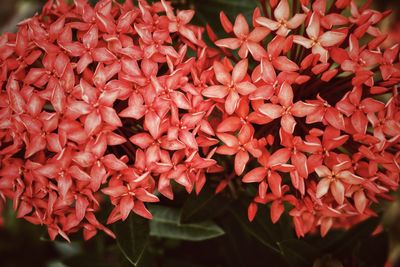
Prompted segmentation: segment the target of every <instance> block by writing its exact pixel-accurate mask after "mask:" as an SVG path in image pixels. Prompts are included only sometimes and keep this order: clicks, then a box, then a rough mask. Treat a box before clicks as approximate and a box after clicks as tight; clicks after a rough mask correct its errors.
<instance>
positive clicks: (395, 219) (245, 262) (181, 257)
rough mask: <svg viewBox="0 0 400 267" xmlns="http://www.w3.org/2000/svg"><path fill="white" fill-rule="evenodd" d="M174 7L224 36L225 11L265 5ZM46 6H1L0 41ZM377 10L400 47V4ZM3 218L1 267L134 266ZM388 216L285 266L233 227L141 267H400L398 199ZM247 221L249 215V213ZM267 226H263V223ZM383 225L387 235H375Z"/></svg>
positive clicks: (13, 1) (299, 246)
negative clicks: (382, 13) (389, 262)
mask: <svg viewBox="0 0 400 267" xmlns="http://www.w3.org/2000/svg"><path fill="white" fill-rule="evenodd" d="M93 2H95V1H93ZM172 2H173V4H174V5H175V6H176V7H177V8H180V9H185V8H193V9H195V10H196V17H195V23H198V24H202V25H205V24H206V23H208V24H211V26H212V27H213V28H215V29H216V32H217V33H218V32H219V31H220V30H221V27H220V23H219V20H218V18H219V12H220V11H221V10H224V11H225V12H226V14H227V15H228V16H229V17H230V18H231V19H232V18H234V15H235V14H238V13H243V14H244V15H246V16H248V17H250V16H251V15H252V12H253V10H254V8H255V7H256V6H257V5H258V1H257V0H175V1H172ZM357 2H360V3H363V2H364V1H357ZM43 4H44V1H34V0H0V33H3V32H7V31H10V32H13V31H15V30H16V24H17V23H18V22H19V21H21V20H23V19H25V18H28V17H30V16H32V15H33V14H35V13H36V12H38V11H39V10H40V8H41V6H42V5H43ZM373 6H374V8H375V9H378V10H387V9H392V10H393V12H392V14H391V16H390V17H389V19H387V20H386V21H385V22H384V23H382V25H381V27H382V30H383V31H385V32H393V33H394V32H395V33H397V34H396V35H392V37H391V38H389V40H388V41H387V44H386V45H391V44H395V43H400V39H399V36H400V34H398V33H400V1H399V0H374V2H373ZM396 36H397V38H396ZM397 195H399V194H397ZM0 205H2V204H1V203H0ZM3 210H4V214H3V221H0V267H20V266H21V267H22V266H32V267H36V266H44V267H66V266H89V267H92V266H93V267H97V266H132V265H131V264H130V262H129V261H128V260H127V259H126V257H125V256H126V255H124V254H123V253H122V252H121V250H120V248H119V247H118V246H117V244H116V242H115V241H114V240H112V239H110V238H109V237H107V236H105V235H104V234H103V233H100V234H98V235H97V236H96V237H95V238H93V239H92V240H90V241H88V242H83V241H82V237H81V236H80V235H77V236H75V237H73V238H72V242H71V243H66V242H64V241H62V240H57V241H55V242H53V241H50V240H49V239H48V235H47V232H46V229H44V228H43V227H39V226H33V225H31V224H30V223H28V222H25V221H24V220H17V219H15V215H14V213H13V210H12V207H11V206H10V203H6V204H5V206H4V209H3ZM383 210H384V211H382V220H377V219H374V220H368V221H367V222H365V223H363V224H362V225H359V226H357V227H355V228H354V229H352V230H351V231H350V232H349V233H339V234H338V233H335V232H333V233H332V234H329V235H328V236H327V238H326V239H321V238H319V237H312V236H311V237H307V239H306V240H304V242H303V240H301V241H299V242H297V241H293V242H292V243H290V244H286V245H287V246H288V248H291V249H292V251H291V252H290V253H289V252H288V255H290V256H285V257H286V258H288V259H289V260H288V259H286V260H285V261H282V257H279V256H277V255H276V254H274V253H272V252H271V251H269V250H268V249H265V247H263V246H262V244H261V242H260V240H259V239H260V238H254V237H252V236H251V235H248V234H246V233H245V232H243V227H241V226H243V225H239V223H238V224H237V225H236V224H235V223H228V224H227V225H229V227H228V228H230V229H228V230H227V229H226V228H225V231H226V233H227V234H226V235H224V236H222V237H219V238H215V239H212V240H210V241H206V242H189V241H176V240H171V239H157V238H155V239H152V240H151V241H150V244H149V246H148V249H147V250H146V252H145V256H144V257H143V259H142V260H141V262H140V263H139V265H138V266H166V267H168V266H171V267H180V266H185V267H201V266H207V267H210V266H215V267H217V266H221V267H222V266H232V267H237V266H246V267H247V266H250V267H251V266H314V267H324V266H329V267H341V266H357V267H359V266H365V267H372V266H385V263H386V262H387V259H388V258H390V259H392V260H393V265H386V266H385V267H390V266H400V264H399V263H398V262H397V263H396V259H398V258H399V255H400V197H399V196H397V201H395V202H393V203H387V204H386V206H385V208H384V209H383ZM243 213H244V214H245V210H243ZM265 218H266V217H265ZM265 218H263V220H264V222H265ZM217 220H218V222H219V223H220V224H224V223H225V222H226V221H227V220H231V218H229V217H226V216H222V218H217ZM232 220H233V219H232ZM268 220H269V218H268ZM380 223H382V226H383V227H382V229H383V230H382V231H378V232H376V234H372V233H374V231H375V230H376V226H377V225H378V224H380ZM249 227H250V229H247V230H250V231H252V230H253V229H251V227H257V225H256V226H254V224H253V225H249ZM264 227H265V226H264ZM267 227H268V226H267ZM282 229H283V228H282ZM262 230H263V229H261V230H259V231H262ZM257 231H258V230H257ZM289 231H290V230H289ZM261 241H262V240H261ZM326 243H329V244H333V245H330V246H327V248H329V249H326V250H324V253H323V254H318V255H315V254H312V249H311V245H310V248H309V247H308V246H309V245H308V244H312V245H313V246H316V247H318V246H324V245H326ZM308 255H310V256H308ZM288 261H289V262H288Z"/></svg>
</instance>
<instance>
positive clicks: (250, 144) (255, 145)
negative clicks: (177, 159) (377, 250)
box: [202, 0, 400, 236]
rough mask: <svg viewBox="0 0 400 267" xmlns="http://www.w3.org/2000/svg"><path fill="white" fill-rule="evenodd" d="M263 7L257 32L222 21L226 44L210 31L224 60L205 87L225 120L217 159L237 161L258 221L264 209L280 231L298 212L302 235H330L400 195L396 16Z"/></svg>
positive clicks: (298, 4) (241, 22)
mask: <svg viewBox="0 0 400 267" xmlns="http://www.w3.org/2000/svg"><path fill="white" fill-rule="evenodd" d="M370 2H371V1H369V2H368V3H370ZM261 3H262V7H263V10H262V11H261V10H260V9H258V8H257V9H255V10H254V13H253V17H252V26H249V23H248V22H247V21H246V19H245V17H244V16H243V15H241V14H239V15H238V16H237V17H236V19H235V21H234V22H231V21H230V20H229V19H228V18H227V16H226V15H225V14H224V13H223V12H222V13H221V16H220V19H221V24H222V26H223V29H224V30H225V32H226V33H227V34H228V35H229V36H228V37H227V38H223V39H218V38H217V36H216V35H215V34H214V33H213V32H212V30H211V28H208V33H209V36H210V38H211V39H212V40H213V41H214V43H215V45H216V46H217V47H219V48H220V49H221V51H222V52H223V53H224V55H225V58H223V59H222V60H219V61H214V62H213V69H214V72H215V81H214V83H213V84H211V85H210V86H209V87H208V88H206V89H204V90H203V91H202V94H203V95H204V96H205V97H207V98H211V99H214V100H215V102H216V103H217V104H216V107H217V109H219V110H220V114H221V116H220V117H219V118H220V121H219V124H218V126H217V128H216V130H215V131H216V136H217V137H218V138H219V140H220V141H221V142H222V143H223V145H222V146H219V147H218V149H217V150H216V153H217V154H223V155H235V161H234V171H235V174H236V175H238V176H240V175H242V176H241V181H242V182H243V183H255V184H257V185H258V192H257V194H256V196H255V197H254V199H253V201H252V202H251V204H250V205H249V208H248V217H249V220H253V219H254V216H256V213H257V209H258V206H259V205H260V204H267V203H270V213H271V219H272V221H273V222H274V223H275V222H277V221H278V220H279V218H280V217H281V215H282V213H283V212H284V210H285V206H289V207H290V208H289V209H290V211H289V215H290V216H291V217H292V219H293V223H294V226H295V230H296V233H297V235H298V236H304V235H305V234H306V233H308V232H312V231H315V230H316V229H320V232H321V235H322V236H324V235H326V233H327V232H328V231H329V229H331V228H332V227H340V228H346V227H350V226H351V225H353V224H354V223H357V222H359V221H361V220H364V219H366V218H368V217H370V216H374V215H376V214H375V212H374V211H373V210H372V209H371V208H370V206H371V204H372V203H379V200H380V199H390V198H391V197H390V195H389V194H388V193H389V192H390V191H391V190H396V189H397V187H398V182H399V173H400V151H399V147H400V111H399V105H400V99H399V96H398V91H397V90H398V88H397V85H398V84H399V82H400V63H399V46H398V45H395V46H393V47H390V48H386V49H383V48H382V47H381V45H382V43H383V42H384V41H385V39H386V38H387V35H385V34H383V33H381V32H380V30H379V29H378V28H377V24H378V23H379V22H380V21H381V20H382V19H383V18H385V17H386V16H387V15H388V14H389V12H384V13H380V12H377V11H374V10H371V9H369V7H368V3H367V4H365V5H364V6H363V7H361V8H359V7H357V5H356V4H355V3H354V1H351V0H344V1H333V3H332V5H329V6H328V4H327V1H325V0H316V1H313V3H312V4H310V3H309V1H308V0H301V1H292V5H291V6H290V5H289V2H288V0H280V1H274V0H271V1H269V4H268V5H266V4H265V1H261ZM290 7H291V8H290ZM348 10H349V11H350V12H349V13H350V14H351V15H350V16H349V17H345V16H344V15H343V14H346V13H347V11H348ZM250 66H251V67H250ZM226 183H227V182H226V181H225V182H222V183H221V186H223V185H224V184H226Z"/></svg>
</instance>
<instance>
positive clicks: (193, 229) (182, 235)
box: [150, 206, 224, 241]
mask: <svg viewBox="0 0 400 267" xmlns="http://www.w3.org/2000/svg"><path fill="white" fill-rule="evenodd" d="M150 211H151V213H152V214H153V219H152V220H151V221H150V235H152V236H157V237H165V238H172V239H181V240H188V241H201V240H206V239H211V238H214V237H217V236H221V235H223V234H224V230H222V228H221V227H219V226H218V225H217V224H216V223H215V222H213V221H211V220H208V221H203V222H199V223H188V224H182V223H180V211H179V210H177V209H174V208H171V207H165V206H152V207H151V208H150Z"/></svg>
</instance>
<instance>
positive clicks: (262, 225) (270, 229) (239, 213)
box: [230, 202, 282, 253]
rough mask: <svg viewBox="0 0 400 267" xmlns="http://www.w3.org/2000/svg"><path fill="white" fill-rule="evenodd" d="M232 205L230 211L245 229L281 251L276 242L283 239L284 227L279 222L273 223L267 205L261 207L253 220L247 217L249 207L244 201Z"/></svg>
mask: <svg viewBox="0 0 400 267" xmlns="http://www.w3.org/2000/svg"><path fill="white" fill-rule="evenodd" d="M232 206H233V207H231V208H230V212H231V213H232V214H233V215H234V217H235V219H236V220H237V221H238V222H239V223H240V225H241V226H242V228H243V229H244V231H246V232H247V233H248V234H250V235H252V236H253V237H254V238H255V239H257V240H258V241H259V242H261V243H262V244H263V245H264V246H266V247H268V248H270V249H271V250H273V251H275V252H277V253H280V250H279V248H278V247H277V246H276V244H277V242H278V241H280V240H282V237H281V231H282V229H281V227H280V226H279V225H278V224H273V223H272V222H271V219H270V217H269V215H268V213H267V209H266V207H259V209H258V213H257V216H256V217H255V218H254V220H253V222H250V221H249V219H248V218H247V208H246V207H244V206H243V203H241V202H238V203H236V204H234V205H232Z"/></svg>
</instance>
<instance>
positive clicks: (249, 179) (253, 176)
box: [242, 167, 267, 183]
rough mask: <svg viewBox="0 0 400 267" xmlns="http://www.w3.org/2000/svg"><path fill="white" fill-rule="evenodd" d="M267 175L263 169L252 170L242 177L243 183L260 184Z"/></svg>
mask: <svg viewBox="0 0 400 267" xmlns="http://www.w3.org/2000/svg"><path fill="white" fill-rule="evenodd" d="M266 175H267V170H266V169H265V168H264V167H258V168H255V169H252V170H251V171H249V172H248V173H246V175H245V176H244V177H243V179H242V181H243V183H254V182H261V181H262V180H264V178H265V176H266Z"/></svg>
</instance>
